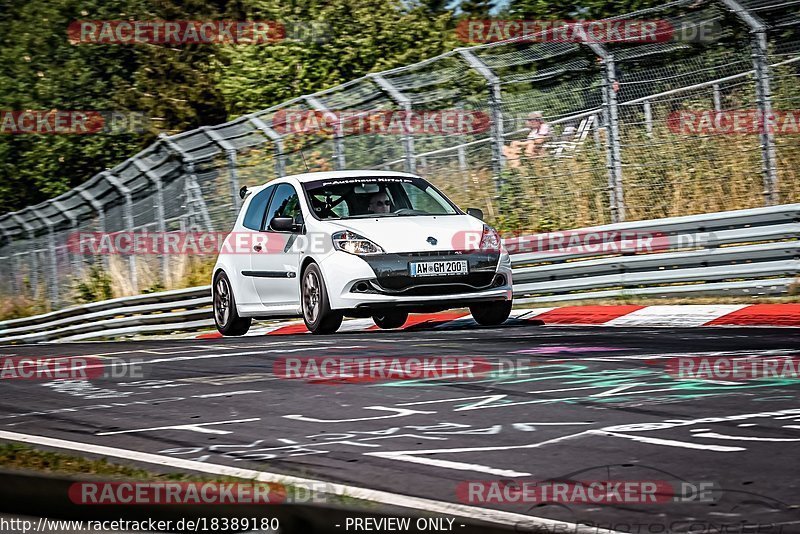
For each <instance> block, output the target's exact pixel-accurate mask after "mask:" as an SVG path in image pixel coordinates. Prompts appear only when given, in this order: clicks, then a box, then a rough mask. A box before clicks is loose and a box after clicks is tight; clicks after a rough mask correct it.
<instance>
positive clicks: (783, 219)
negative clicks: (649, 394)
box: [0, 204, 800, 343]
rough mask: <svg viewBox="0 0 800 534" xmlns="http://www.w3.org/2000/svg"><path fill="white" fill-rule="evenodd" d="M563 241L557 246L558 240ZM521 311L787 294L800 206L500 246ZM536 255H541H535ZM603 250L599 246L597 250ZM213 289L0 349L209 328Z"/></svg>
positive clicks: (50, 330)
mask: <svg viewBox="0 0 800 534" xmlns="http://www.w3.org/2000/svg"><path fill="white" fill-rule="evenodd" d="M625 233H628V234H627V235H636V236H640V237H642V236H643V237H648V236H649V237H651V238H653V239H654V240H655V243H656V245H655V246H654V247H653V248H657V249H658V250H648V251H641V250H633V251H631V252H626V250H627V249H624V248H623V249H620V248H619V247H616V246H615V247H613V248H614V251H613V252H611V253H609V252H608V251H607V250H606V251H604V250H599V251H597V250H588V247H585V246H580V248H578V249H577V250H576V249H575V248H559V249H556V250H549V249H548V246H542V245H541V243H545V244H546V245H551V244H553V243H556V239H558V238H568V237H569V236H582V237H586V236H592V235H596V236H598V237H599V238H600V239H601V240H603V241H606V242H610V243H615V242H616V243H618V242H620V241H619V240H617V239H616V238H617V237H621V236H622V235H624V234H625ZM562 241H563V239H562ZM505 243H506V246H508V247H510V251H511V252H512V254H511V259H512V265H513V267H514V298H515V302H517V303H531V302H555V301H569V300H583V299H595V298H616V297H624V296H662V297H667V296H677V295H692V296H699V295H750V296H768V295H781V294H786V292H787V291H788V289H789V288H790V287H791V286H792V285H793V284H796V283H798V282H797V278H796V277H797V276H798V275H800V204H785V205H782V206H771V207H766V208H756V209H749V210H738V211H729V212H722V213H715V214H708V215H695V216H686V217H674V218H670V219H658V220H652V221H639V222H629V223H618V224H610V225H605V226H596V227H592V228H581V229H576V230H570V231H567V232H556V233H551V234H538V235H534V236H522V237H516V238H512V239H506V240H505ZM535 247H538V248H540V249H541V250H532V248H535ZM601 248H602V247H601ZM210 291H211V287H210V286H202V287H195V288H189V289H180V290H173V291H164V292H161V293H151V294H147V295H137V296H134V297H125V298H119V299H112V300H107V301H103V302H95V303H92V304H85V305H82V306H75V307H71V308H66V309H64V310H59V311H55V312H52V313H48V314H44V315H37V316H35V317H26V318H23V319H15V320H11V321H3V322H0V343H10V342H41V341H52V340H55V339H59V340H64V341H78V340H82V339H93V338H105V337H114V336H120V335H129V334H146V333H159V332H170V331H180V330H196V329H200V328H210V327H212V326H213V324H214V323H213V320H212V318H211V309H210V307H211V295H210Z"/></svg>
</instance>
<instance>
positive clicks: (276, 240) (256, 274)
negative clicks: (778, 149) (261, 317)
mask: <svg viewBox="0 0 800 534" xmlns="http://www.w3.org/2000/svg"><path fill="white" fill-rule="evenodd" d="M275 217H291V218H292V219H293V220H294V221H295V226H294V228H293V229H292V230H289V231H277V230H275V229H273V228H272V226H271V224H270V222H271V221H272V219H274V218H275ZM302 228H303V215H302V211H301V209H300V197H299V196H298V194H297V191H296V190H295V188H294V186H293V185H291V184H285V183H284V184H279V185H277V186H276V188H275V193H274V194H273V195H272V199H271V201H270V204H269V208H268V209H267V212H266V217H265V218H264V223H263V230H262V231H263V232H264V233H265V234H266V238H267V239H266V243H265V245H264V246H263V247H262V249H261V250H254V251H253V252H252V254H251V255H250V260H251V263H250V269H251V272H250V274H251V276H252V277H253V283H254V285H255V288H256V292H257V293H258V296H259V298H260V299H261V303H262V304H264V305H267V306H292V305H299V303H300V286H299V277H298V275H299V273H298V269H299V266H300V252H299V247H298V246H296V245H295V241H296V239H297V238H298V236H300V232H301V231H302ZM293 245H295V246H293Z"/></svg>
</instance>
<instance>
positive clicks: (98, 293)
mask: <svg viewBox="0 0 800 534" xmlns="http://www.w3.org/2000/svg"><path fill="white" fill-rule="evenodd" d="M75 291H76V293H77V300H78V302H83V303H88V302H97V301H100V300H108V299H110V298H114V291H113V289H112V287H111V276H110V275H109V274H108V273H107V272H106V271H105V269H103V266H102V265H101V264H100V263H94V264H92V265H90V266H89V268H88V269H87V272H86V275H85V277H84V278H83V279H82V280H77V281H76V282H75Z"/></svg>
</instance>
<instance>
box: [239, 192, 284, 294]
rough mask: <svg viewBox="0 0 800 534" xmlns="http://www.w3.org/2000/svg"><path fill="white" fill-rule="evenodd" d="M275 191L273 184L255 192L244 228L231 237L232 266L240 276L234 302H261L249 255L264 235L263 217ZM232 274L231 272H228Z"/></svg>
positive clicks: (246, 213) (243, 222)
mask: <svg viewBox="0 0 800 534" xmlns="http://www.w3.org/2000/svg"><path fill="white" fill-rule="evenodd" d="M274 192H275V186H274V185H272V186H269V187H266V188H264V189H262V190H261V191H259V192H258V193H255V195H254V196H253V198H252V199H250V202H249V204H248V206H247V211H246V212H245V214H244V217H243V218H242V226H243V227H244V228H245V230H244V231H243V232H241V233H240V235H235V236H233V237H231V239H233V241H232V245H231V246H232V249H233V250H235V251H236V253H235V254H233V255H232V256H231V261H232V264H233V268H234V269H235V271H236V273H235V274H236V276H237V277H241V278H240V280H239V284H238V286H239V287H240V288H241V290H240V291H239V292H237V294H236V302H237V303H239V304H251V305H257V304H260V303H261V299H260V298H259V297H258V294H257V293H256V291H255V285H254V284H253V277H252V276H250V269H251V267H250V266H251V263H252V260H251V258H250V257H251V256H252V254H253V253H254V252H255V251H256V250H257V249H258V248H259V247H261V246H262V245H261V243H262V241H264V239H265V237H266V236H265V235H264V234H263V233H262V228H263V227H264V219H265V218H266V216H267V208H268V207H269V199H270V198H272V193H274ZM229 274H232V273H229Z"/></svg>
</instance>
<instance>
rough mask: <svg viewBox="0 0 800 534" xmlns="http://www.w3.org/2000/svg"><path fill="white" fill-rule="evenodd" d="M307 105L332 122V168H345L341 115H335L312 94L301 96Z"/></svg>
mask: <svg viewBox="0 0 800 534" xmlns="http://www.w3.org/2000/svg"><path fill="white" fill-rule="evenodd" d="M303 98H304V99H305V101H306V102H308V105H309V106H311V107H312V108H314V109H315V110H317V111H321V112H322V113H324V114H325V115H327V116H328V117H329V118H330V119H331V120H332V121H333V123H334V125H335V126H334V130H333V168H334V169H335V170H337V171H341V170H344V168H345V159H344V134H343V132H342V120H341V117H339V116H337V115H336V113H334V112H333V111H331V110H329V109H328V108H327V107H326V106H325V104H323V103H322V102H320V100H319V99H318V98H317V97H315V96H314V95H308V96H304V97H303Z"/></svg>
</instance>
